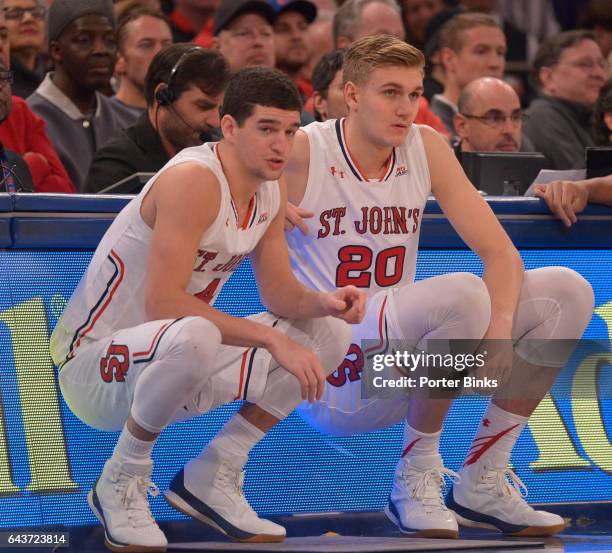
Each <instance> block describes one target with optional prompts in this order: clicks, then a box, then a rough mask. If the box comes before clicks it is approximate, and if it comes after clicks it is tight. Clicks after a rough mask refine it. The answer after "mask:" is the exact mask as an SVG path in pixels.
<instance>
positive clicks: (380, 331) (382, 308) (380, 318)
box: [365, 296, 389, 353]
mask: <svg viewBox="0 0 612 553" xmlns="http://www.w3.org/2000/svg"><path fill="white" fill-rule="evenodd" d="M388 298H389V296H385V299H384V300H383V302H382V305H381V306H380V312H379V314H378V339H379V340H380V342H379V343H378V344H376V345H375V346H372V347H371V348H368V349H366V350H365V353H369V352H371V351H374V350H376V349H378V348H381V347H382V346H383V345H384V343H385V337H384V336H383V320H384V313H385V306H386V305H387V299H388Z"/></svg>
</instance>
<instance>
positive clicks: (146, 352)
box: [132, 323, 171, 357]
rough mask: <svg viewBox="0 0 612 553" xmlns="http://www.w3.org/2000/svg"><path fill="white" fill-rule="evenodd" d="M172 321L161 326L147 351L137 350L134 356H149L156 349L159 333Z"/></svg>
mask: <svg viewBox="0 0 612 553" xmlns="http://www.w3.org/2000/svg"><path fill="white" fill-rule="evenodd" d="M170 324H171V323H165V324H163V325H162V326H161V328H160V329H159V330H158V331H157V332H156V334H155V336H153V341H152V342H151V346H150V347H149V349H148V350H147V351H137V352H136V353H134V354H133V356H132V357H140V356H145V357H146V356H147V355H149V354H150V353H151V352H152V351H153V350H154V349H155V346H156V345H157V342H158V337H159V335H160V334H161V333H162V332H163V330H164V329H165V328H166V327H168V326H170Z"/></svg>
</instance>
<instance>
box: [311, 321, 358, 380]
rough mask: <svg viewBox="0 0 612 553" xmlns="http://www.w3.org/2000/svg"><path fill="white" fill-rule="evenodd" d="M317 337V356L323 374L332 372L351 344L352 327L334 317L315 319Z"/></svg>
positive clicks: (327, 374)
mask: <svg viewBox="0 0 612 553" xmlns="http://www.w3.org/2000/svg"><path fill="white" fill-rule="evenodd" d="M316 321H317V327H318V328H317V334H318V336H319V339H318V340H317V342H318V344H319V348H320V351H319V357H320V359H321V365H322V366H323V370H324V371H325V375H326V376H329V375H330V374H331V373H333V372H334V371H335V370H336V369H337V368H338V365H340V363H342V360H343V359H344V358H345V357H346V352H347V351H348V349H349V347H350V345H351V338H352V327H351V325H349V324H348V323H346V322H345V321H343V320H341V319H337V318H335V317H324V318H321V319H316Z"/></svg>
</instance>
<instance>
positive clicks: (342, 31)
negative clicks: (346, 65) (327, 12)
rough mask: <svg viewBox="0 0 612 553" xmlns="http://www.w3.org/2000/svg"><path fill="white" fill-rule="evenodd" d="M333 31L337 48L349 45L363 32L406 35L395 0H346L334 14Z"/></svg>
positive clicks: (368, 34) (399, 36) (363, 34)
mask: <svg viewBox="0 0 612 553" xmlns="http://www.w3.org/2000/svg"><path fill="white" fill-rule="evenodd" d="M333 32H334V45H335V46H336V48H348V47H349V46H350V45H351V44H353V42H355V41H356V40H359V39H360V38H363V37H364V36H371V35H381V34H387V35H393V36H396V37H397V38H401V39H402V40H404V38H405V31H404V25H403V23H402V18H401V10H400V7H399V5H398V4H397V2H396V1H395V0H347V1H346V2H344V3H343V4H342V5H341V6H340V7H339V8H338V10H337V11H336V14H335V15H334V21H333Z"/></svg>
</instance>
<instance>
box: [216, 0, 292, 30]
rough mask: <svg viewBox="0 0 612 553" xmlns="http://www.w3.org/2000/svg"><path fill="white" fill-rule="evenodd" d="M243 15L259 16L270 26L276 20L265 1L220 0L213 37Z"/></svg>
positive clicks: (271, 8)
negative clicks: (253, 14) (254, 14)
mask: <svg viewBox="0 0 612 553" xmlns="http://www.w3.org/2000/svg"><path fill="white" fill-rule="evenodd" d="M300 1H302V0H300ZM243 13H256V14H259V15H261V16H262V17H263V18H264V19H266V20H268V22H269V23H270V24H272V23H274V21H275V20H276V11H275V10H274V8H273V7H272V6H271V5H270V4H268V3H267V2H266V1H265V0H221V3H220V4H219V7H218V8H217V11H216V13H215V18H214V20H213V35H215V36H216V35H218V34H219V33H220V32H221V31H222V30H223V29H225V28H226V27H227V26H228V25H229V24H230V23H231V22H232V21H233V20H234V19H236V18H237V17H238V16H239V15H242V14H243Z"/></svg>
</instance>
